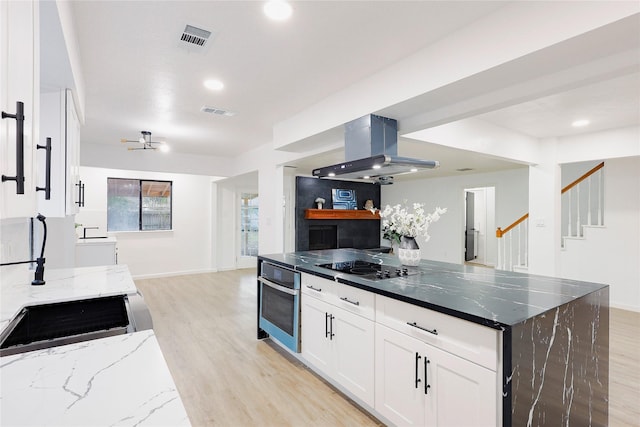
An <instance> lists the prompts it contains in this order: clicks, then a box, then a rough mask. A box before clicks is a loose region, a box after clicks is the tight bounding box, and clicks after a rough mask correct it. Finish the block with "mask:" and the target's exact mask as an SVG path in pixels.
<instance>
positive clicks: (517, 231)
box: [496, 162, 604, 272]
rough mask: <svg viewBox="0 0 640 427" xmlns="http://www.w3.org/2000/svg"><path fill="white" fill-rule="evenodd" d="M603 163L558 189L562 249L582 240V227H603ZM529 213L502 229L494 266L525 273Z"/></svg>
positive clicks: (498, 235) (498, 236) (526, 266)
mask: <svg viewBox="0 0 640 427" xmlns="http://www.w3.org/2000/svg"><path fill="white" fill-rule="evenodd" d="M603 168H604V162H602V163H600V164H599V165H597V166H595V167H594V168H592V169H591V170H589V171H588V172H586V173H585V174H583V175H582V176H581V177H580V178H578V179H576V180H575V181H573V182H572V183H570V184H569V185H567V186H566V187H564V188H563V189H562V195H561V203H562V233H561V235H562V241H561V242H560V245H561V247H562V248H563V249H565V248H566V247H567V242H568V241H570V240H584V239H585V238H586V234H585V228H596V229H597V228H603V227H604V206H603V205H604V203H603V200H604V192H603V188H604V182H603ZM528 235H529V214H528V213H526V214H524V215H523V216H521V217H520V218H518V219H517V220H516V221H514V222H513V223H512V224H510V225H509V226H507V227H505V229H504V230H502V229H501V228H500V227H498V229H497V230H496V237H497V238H498V262H497V264H496V269H499V270H507V271H520V272H526V271H527V270H528V268H529V259H528V247H529V244H528V243H529V242H528Z"/></svg>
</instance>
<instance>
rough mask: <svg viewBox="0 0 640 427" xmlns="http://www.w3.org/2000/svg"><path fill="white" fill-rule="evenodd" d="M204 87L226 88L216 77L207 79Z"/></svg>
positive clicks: (213, 88) (212, 88)
mask: <svg viewBox="0 0 640 427" xmlns="http://www.w3.org/2000/svg"><path fill="white" fill-rule="evenodd" d="M204 87H206V88H207V89H211V90H222V89H223V88H224V83H222V82H221V81H220V80H215V79H211V80H205V81H204Z"/></svg>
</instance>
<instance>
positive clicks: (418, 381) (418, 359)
mask: <svg viewBox="0 0 640 427" xmlns="http://www.w3.org/2000/svg"><path fill="white" fill-rule="evenodd" d="M420 357H421V356H420V354H419V353H418V352H417V351H416V380H415V384H416V388H418V383H420V381H422V380H421V379H420V376H419V374H418V365H419V364H420Z"/></svg>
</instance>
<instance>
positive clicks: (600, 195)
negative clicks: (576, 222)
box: [598, 169, 603, 225]
mask: <svg viewBox="0 0 640 427" xmlns="http://www.w3.org/2000/svg"><path fill="white" fill-rule="evenodd" d="M602 177H603V174H602V169H600V170H598V225H602V194H601V193H602Z"/></svg>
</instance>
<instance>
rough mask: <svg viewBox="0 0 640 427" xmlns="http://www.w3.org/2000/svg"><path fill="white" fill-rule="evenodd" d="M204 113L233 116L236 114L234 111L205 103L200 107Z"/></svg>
mask: <svg viewBox="0 0 640 427" xmlns="http://www.w3.org/2000/svg"><path fill="white" fill-rule="evenodd" d="M200 111H202V112H203V113H209V114H216V115H218V116H227V117H233V116H235V115H236V113H235V112H234V111H229V110H223V109H222V108H216V107H209V106H208V105H203V106H202V108H201V109H200Z"/></svg>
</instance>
